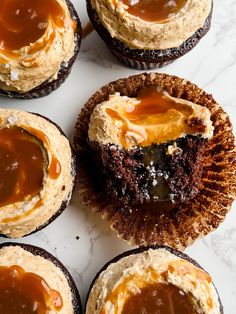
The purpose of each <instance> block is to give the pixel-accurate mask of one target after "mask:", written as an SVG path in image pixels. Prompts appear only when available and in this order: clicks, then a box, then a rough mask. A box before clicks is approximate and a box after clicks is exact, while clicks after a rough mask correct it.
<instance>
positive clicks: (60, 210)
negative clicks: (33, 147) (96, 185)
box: [0, 112, 78, 239]
mask: <svg viewBox="0 0 236 314" xmlns="http://www.w3.org/2000/svg"><path fill="white" fill-rule="evenodd" d="M31 114H34V115H36V116H39V117H41V118H42V119H45V120H47V121H48V122H50V123H51V124H53V125H55V127H56V128H57V129H58V130H59V131H60V133H61V135H62V136H64V137H66V138H67V136H66V135H65V133H64V131H63V130H62V129H61V127H59V126H58V125H57V124H56V123H55V122H53V121H51V120H50V119H49V118H46V117H44V116H42V115H40V114H38V113H33V112H31ZM70 146H71V145H70ZM71 152H72V160H71V172H72V175H73V177H74V180H73V182H72V190H71V191H70V193H69V194H68V196H67V198H66V199H65V200H63V201H62V203H61V206H60V208H58V210H57V212H56V213H55V214H54V215H53V216H52V217H51V218H50V219H48V220H47V221H46V222H45V223H44V224H42V225H41V226H39V227H38V228H36V229H35V230H34V231H32V232H30V233H28V234H25V235H24V236H23V237H21V238H24V237H27V236H29V235H31V234H34V233H36V232H38V231H40V230H42V229H44V228H45V227H47V226H48V225H50V224H51V223H52V222H53V221H54V220H55V219H56V218H58V217H59V216H60V215H61V214H62V213H63V211H64V210H65V209H66V208H67V206H68V204H69V202H70V200H71V196H72V192H73V190H74V189H75V183H76V176H77V173H78V171H77V170H78V162H77V158H76V155H75V152H74V149H73V147H72V146H71ZM0 238H9V239H10V237H8V236H7V235H5V234H1V233H0Z"/></svg>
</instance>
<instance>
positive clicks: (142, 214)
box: [74, 73, 236, 250]
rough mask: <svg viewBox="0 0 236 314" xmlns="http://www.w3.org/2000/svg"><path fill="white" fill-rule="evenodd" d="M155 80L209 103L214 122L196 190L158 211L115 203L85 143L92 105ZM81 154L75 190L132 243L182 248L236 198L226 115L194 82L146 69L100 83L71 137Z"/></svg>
mask: <svg viewBox="0 0 236 314" xmlns="http://www.w3.org/2000/svg"><path fill="white" fill-rule="evenodd" d="M153 84H154V85H158V86H160V87H162V88H163V89H164V90H166V91H167V92H168V93H169V94H170V95H171V96H173V97H179V98H183V99H186V100H189V101H192V102H194V103H197V104H199V105H202V106H205V107H207V108H208V109H209V110H210V112H211V119H212V122H213V125H214V127H215V131H214V136H213V138H212V140H211V141H210V143H209V145H208V147H207V149H206V151H205V154H204V157H203V174H202V180H201V183H200V187H199V193H198V194H197V195H196V197H195V198H193V199H192V200H190V201H188V202H185V203H183V204H181V205H177V206H174V208H173V209H172V210H169V211H164V212H163V211H162V210H161V209H162V208H161V204H158V203H157V204H156V208H152V209H140V208H138V207H136V206H119V205H118V204H117V203H116V202H115V201H114V202H113V201H112V200H111V199H110V198H109V197H106V194H105V192H104V190H103V188H102V184H101V182H100V181H99V175H97V174H96V170H95V169H93V167H92V164H93V163H92V156H91V151H90V149H89V147H88V145H87V142H86V140H87V138H88V125H89V121H90V116H91V114H92V112H93V110H94V108H95V106H96V105H97V104H99V103H101V102H103V101H105V100H107V99H108V98H109V95H111V94H114V93H115V92H120V94H121V95H126V96H129V97H135V96H136V95H137V92H138V90H139V89H140V88H142V87H147V86H150V85H153ZM74 143H75V145H76V149H77V153H78V158H79V160H78V161H79V193H80V195H81V198H82V202H83V203H84V204H85V205H86V206H87V207H88V208H90V209H91V210H92V211H93V212H98V213H99V214H100V215H101V216H102V218H103V219H106V220H108V221H109V222H110V224H111V228H112V229H113V230H115V231H116V232H117V233H118V236H119V237H120V238H122V239H124V240H126V241H127V242H128V243H129V244H131V245H139V246H146V245H168V246H171V247H173V248H177V249H179V250H184V248H186V247H187V246H189V245H191V244H192V243H193V242H194V241H195V240H196V239H199V238H201V237H203V236H205V235H206V234H208V233H209V232H211V231H213V230H214V229H216V228H217V227H218V226H219V224H220V223H221V222H222V221H223V220H224V219H225V216H226V214H227V212H228V211H229V209H230V207H231V205H232V202H233V200H234V199H235V198H236V178H235V175H234V173H235V170H236V151H235V145H234V135H233V132H232V125H231V123H230V120H229V117H228V116H227V114H226V113H225V112H224V111H223V109H222V108H221V107H220V106H219V105H218V104H217V103H216V102H215V100H214V99H213V98H212V96H211V95H209V94H207V93H205V92H204V91H203V90H201V89H200V88H198V87H197V86H196V85H194V84H192V83H190V82H187V81H186V80H183V79H180V78H178V77H175V76H170V75H166V74H155V73H150V74H147V73H144V74H140V75H136V76H131V77H129V78H127V79H120V80H118V81H115V82H112V83H110V84H108V85H106V86H104V87H103V88H102V89H101V90H99V91H98V92H97V93H95V94H94V95H93V96H92V97H91V98H90V99H89V100H88V102H87V103H86V105H85V106H84V108H83V109H82V112H81V114H80V116H79V119H78V121H77V125H76V133H75V138H74Z"/></svg>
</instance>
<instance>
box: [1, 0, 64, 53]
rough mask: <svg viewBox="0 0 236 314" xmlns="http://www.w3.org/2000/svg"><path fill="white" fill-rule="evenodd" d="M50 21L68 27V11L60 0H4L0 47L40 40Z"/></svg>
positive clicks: (16, 47)
mask: <svg viewBox="0 0 236 314" xmlns="http://www.w3.org/2000/svg"><path fill="white" fill-rule="evenodd" d="M49 20H50V21H51V22H52V23H54V24H55V25H56V27H60V28H61V27H64V24H65V22H64V21H65V12H64V10H63V8H62V7H61V5H60V4H59V3H58V1H57V0H47V1H45V0H33V1H32V0H1V4H0V49H1V50H2V51H12V50H18V49H20V48H22V47H25V46H28V45H30V44H31V43H34V42H36V41H37V40H38V39H39V38H41V37H42V36H43V34H44V32H45V30H46V28H47V26H48V23H49Z"/></svg>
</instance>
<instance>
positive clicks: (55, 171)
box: [48, 156, 61, 180]
mask: <svg viewBox="0 0 236 314" xmlns="http://www.w3.org/2000/svg"><path fill="white" fill-rule="evenodd" d="M48 170H49V171H48V172H49V176H50V177H51V178H52V179H54V180H55V179H57V178H58V177H59V175H60V173H61V164H60V162H59V160H57V158H56V157H55V156H53V157H52V160H51V163H50V166H49V169H48Z"/></svg>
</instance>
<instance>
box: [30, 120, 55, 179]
mask: <svg viewBox="0 0 236 314" xmlns="http://www.w3.org/2000/svg"><path fill="white" fill-rule="evenodd" d="M24 129H25V130H26V131H28V132H29V133H31V134H33V135H34V136H35V137H37V138H38V139H39V140H40V141H42V142H43V143H44V144H45V145H46V147H47V151H50V152H51V154H52V157H51V161H50V163H49V166H48V174H49V177H50V178H51V179H54V180H56V179H57V178H58V177H59V176H60V174H61V163H60V161H59V160H58V159H57V158H56V156H55V155H54V154H53V153H52V147H51V143H50V141H49V138H48V137H47V135H46V134H45V133H43V132H42V131H40V130H36V129H34V128H31V127H28V126H27V127H24Z"/></svg>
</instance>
